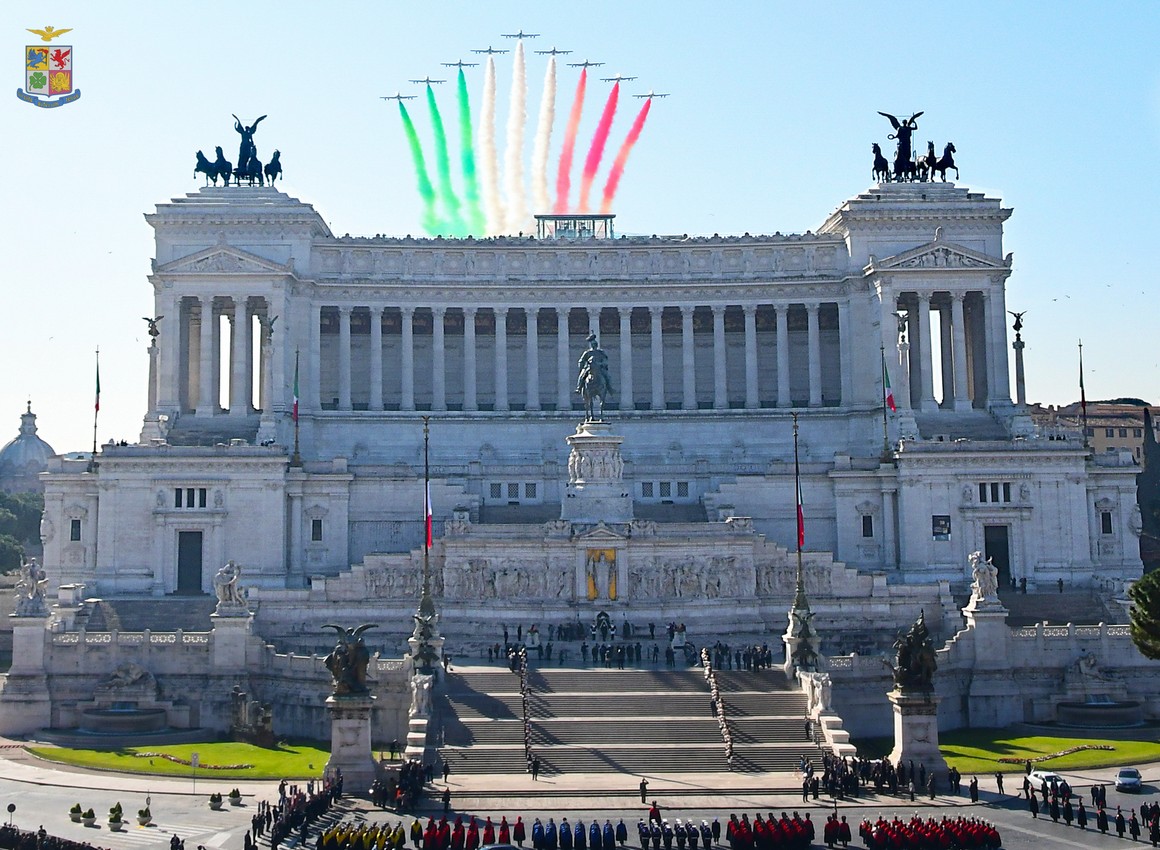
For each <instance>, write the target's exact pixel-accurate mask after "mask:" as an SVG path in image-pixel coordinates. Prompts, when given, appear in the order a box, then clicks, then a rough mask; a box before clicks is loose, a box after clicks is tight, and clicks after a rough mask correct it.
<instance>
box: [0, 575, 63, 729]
mask: <svg viewBox="0 0 1160 850" xmlns="http://www.w3.org/2000/svg"><path fill="white" fill-rule="evenodd" d="M40 603H41V606H43V598H42V599H41V600H40ZM47 614H48V611H47V609H43V610H40V611H38V612H36V613H29V614H27V615H23V616H21V615H18V614H13V615H11V616H10V617H9V623H11V625H12V667H11V669H10V670H9V671H8V674H7V675H6V676H5V682H4V689H3V690H2V691H0V735H28V734H31V733H33V732H35V731H37V730H38V729H43V728H45V727H48V726H50V725H52V699H51V696H50V695H49V691H48V676H47V673H46V671H45V667H44V654H45V641H47V640H48V631H47V630H46V628H45V625H46V623H47Z"/></svg>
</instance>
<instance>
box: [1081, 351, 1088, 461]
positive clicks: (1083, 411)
mask: <svg viewBox="0 0 1160 850" xmlns="http://www.w3.org/2000/svg"><path fill="white" fill-rule="evenodd" d="M1079 409H1080V415H1081V416H1082V417H1083V447H1084V448H1085V449H1086V448H1088V424H1087V395H1086V394H1085V393H1084V389H1083V340H1082V339H1081V340H1080V341H1079Z"/></svg>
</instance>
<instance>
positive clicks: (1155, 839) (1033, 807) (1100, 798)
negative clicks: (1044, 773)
mask: <svg viewBox="0 0 1160 850" xmlns="http://www.w3.org/2000/svg"><path fill="white" fill-rule="evenodd" d="M1023 790H1024V793H1025V794H1026V796H1027V807H1028V809H1029V810H1030V811H1031V817H1032V818H1035V819H1038V818H1039V815H1040V813H1042V814H1044V815H1046V816H1048V817H1050V818H1051V820H1052V822H1053V823H1059V821H1060V820H1062V821H1063V822H1064V824H1065V825H1067V826H1069V827H1070V826H1071V825H1072V823H1073V822H1074V823H1075V826H1076V828H1077V829H1080V830H1084V831H1086V830H1087V828H1088V824H1089V823H1090V824H1091V825H1092V827H1093V828H1094V829H1097V830H1099V831H1100V833H1101V834H1103V835H1106V834H1107V833H1108V832H1109V831H1110V830H1112V829H1115V831H1116V834H1117V835H1119V836H1120V838H1123V837H1124V833H1127V834H1128V835H1129V836H1130V837H1131V839H1132V840H1133V841H1139V840H1140V836H1141V835H1143V836H1144V838H1145V840H1147V841H1151V842H1152V846H1153V847H1155V846H1157V845H1158V844H1160V803H1152V804H1148V803H1143V804H1141V805H1140V814H1139V816H1137V815H1136V810H1135V809H1131V810H1130V811H1129V813H1128V814H1127V815H1125V814H1124V810H1123V808H1122V807H1120V806H1116V813H1115V815H1112V814H1111V812H1110V811H1109V809H1108V805H1107V803H1108V798H1107V789H1106V788H1105V787H1104V786H1103V785H1093V786H1092V790H1091V794H1092V796H1091V800H1092V808H1093V810H1094V814H1093V815H1089V814H1088V810H1087V809H1086V808H1085V807H1084V804H1083V798H1082V797H1079V796H1078V795H1075V796H1076V803H1075V805H1074V806H1073V805H1072V802H1071V801H1072V797H1073V794H1072V789H1071V788H1070V787H1069V786H1068V784H1067V782H1066V780H1065V781H1062V782H1058V783H1053V784H1052V785H1051V786H1050V787H1049V786H1048V784H1047V783H1046V782H1044V783H1042V786H1041V787H1040V789H1039V790H1038V791H1036V789H1035V788H1034V787H1033V786H1032V785H1031V783H1030V781H1029V780H1028V779H1026V778H1024V780H1023ZM1041 796H1042V799H1040V797H1041Z"/></svg>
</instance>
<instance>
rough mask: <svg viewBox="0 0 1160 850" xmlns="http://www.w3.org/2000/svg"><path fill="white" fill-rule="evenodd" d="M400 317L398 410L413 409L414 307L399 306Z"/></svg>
mask: <svg viewBox="0 0 1160 850" xmlns="http://www.w3.org/2000/svg"><path fill="white" fill-rule="evenodd" d="M399 313H400V318H401V321H402V326H401V328H400V330H402V332H403V339H402V345H401V347H402V352H401V354H402V357H401V360H402V366H401V368H402V374H401V375H400V376H399V379H400V384H401V387H400V389H401V390H402V392H401V395H402V398H401V399H400V401H399V409H400V410H414V409H415V326H414V324H413V320H414V317H415V308H414V307H400V308H399Z"/></svg>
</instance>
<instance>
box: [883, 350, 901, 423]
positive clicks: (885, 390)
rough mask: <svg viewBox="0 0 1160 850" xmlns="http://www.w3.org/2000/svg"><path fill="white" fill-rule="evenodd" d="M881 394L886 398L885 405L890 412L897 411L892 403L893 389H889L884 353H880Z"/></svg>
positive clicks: (888, 371) (888, 374) (888, 375)
mask: <svg viewBox="0 0 1160 850" xmlns="http://www.w3.org/2000/svg"><path fill="white" fill-rule="evenodd" d="M882 394H883V396H884V397H885V398H886V406H887V407H889V408H890V412H891V413H895V412H897V410H898V408H897V407H896V406H895V404H894V390H892V389H890V370H889V369H887V368H886V355H885V354H883V355H882Z"/></svg>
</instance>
